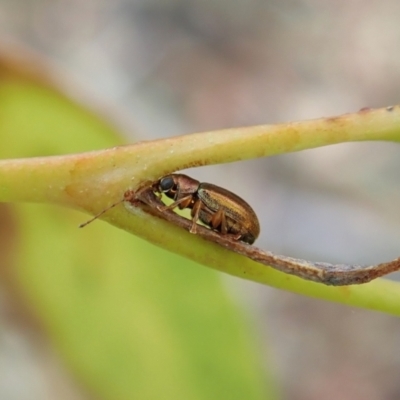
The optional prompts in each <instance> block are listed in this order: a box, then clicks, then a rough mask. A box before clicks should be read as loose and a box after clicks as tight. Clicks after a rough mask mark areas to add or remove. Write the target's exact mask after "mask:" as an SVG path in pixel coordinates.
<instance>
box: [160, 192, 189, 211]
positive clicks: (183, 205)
mask: <svg viewBox="0 0 400 400" xmlns="http://www.w3.org/2000/svg"><path fill="white" fill-rule="evenodd" d="M192 198H193V196H192V195H191V194H190V195H189V196H185V197H182V198H181V199H179V200H177V201H174V202H173V203H172V204H170V205H169V206H163V207H161V206H158V207H157V209H158V210H159V211H165V210H173V209H174V208H176V207H179V208H180V209H181V210H183V209H184V208H186V207H187V206H188V205H189V204H190V203H191V201H192Z"/></svg>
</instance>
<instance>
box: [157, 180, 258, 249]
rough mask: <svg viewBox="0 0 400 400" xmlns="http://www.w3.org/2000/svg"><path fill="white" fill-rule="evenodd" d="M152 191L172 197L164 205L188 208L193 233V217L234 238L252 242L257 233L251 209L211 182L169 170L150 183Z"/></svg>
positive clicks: (254, 215) (194, 227) (256, 225)
mask: <svg viewBox="0 0 400 400" xmlns="http://www.w3.org/2000/svg"><path fill="white" fill-rule="evenodd" d="M153 189H154V191H156V192H158V193H160V194H161V193H164V194H165V195H166V196H167V197H169V198H171V199H173V200H174V202H173V203H172V204H170V205H168V206H165V207H160V208H159V209H160V210H161V211H163V210H166V209H170V210H172V209H174V208H176V207H178V208H179V209H181V210H182V209H185V208H189V209H190V210H191V212H190V214H191V217H192V221H193V224H192V227H191V229H190V232H191V233H196V225H197V221H198V220H200V221H201V222H203V223H204V224H205V225H206V226H208V227H210V228H211V229H214V230H216V231H218V232H220V233H222V234H223V235H227V234H228V235H231V236H232V238H233V239H235V240H241V241H242V242H246V243H249V244H253V243H254V241H255V240H256V239H257V237H258V235H259V234H260V223H259V221H258V218H257V215H256V213H255V212H254V210H253V209H252V208H251V207H250V205H249V204H247V203H246V202H245V201H244V200H243V199H241V198H240V197H239V196H237V195H236V194H234V193H232V192H230V191H229V190H226V189H224V188H222V187H219V186H216V185H213V184H211V183H205V182H202V183H200V182H199V181H197V180H196V179H193V178H191V177H189V176H187V175H184V174H170V175H166V176H164V177H162V178H161V179H159V180H158V181H157V182H156V183H155V184H153Z"/></svg>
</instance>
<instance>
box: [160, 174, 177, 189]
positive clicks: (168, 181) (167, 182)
mask: <svg viewBox="0 0 400 400" xmlns="http://www.w3.org/2000/svg"><path fill="white" fill-rule="evenodd" d="M174 185H175V182H174V178H172V176H167V177H165V178H162V179H161V180H160V189H161V191H163V192H168V191H169V190H171V189H172V188H173V187H174Z"/></svg>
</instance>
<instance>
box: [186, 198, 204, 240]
mask: <svg viewBox="0 0 400 400" xmlns="http://www.w3.org/2000/svg"><path fill="white" fill-rule="evenodd" d="M202 205H203V203H202V201H201V200H197V201H196V202H195V203H194V205H193V208H192V211H191V213H190V214H191V215H192V227H191V228H190V231H189V232H190V233H196V227H197V220H198V219H199V214H200V210H201V206H202Z"/></svg>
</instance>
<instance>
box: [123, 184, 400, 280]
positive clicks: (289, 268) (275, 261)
mask: <svg viewBox="0 0 400 400" xmlns="http://www.w3.org/2000/svg"><path fill="white" fill-rule="evenodd" d="M124 199H125V201H128V202H129V203H130V204H131V205H133V206H140V207H141V208H143V210H144V211H145V212H147V213H149V214H152V215H154V216H156V217H158V218H162V219H164V220H166V221H169V222H171V223H172V224H175V225H177V226H180V227H181V228H183V229H186V230H187V231H190V228H191V226H192V222H191V221H190V220H188V219H186V218H184V217H181V216H180V215H178V214H176V213H175V212H173V211H171V210H164V211H160V210H159V208H160V207H163V206H164V203H162V202H161V200H160V199H159V198H158V197H157V196H156V195H155V194H154V191H153V190H152V188H151V187H149V186H144V187H143V188H142V189H140V190H139V191H137V192H131V191H129V192H126V193H125V195H124ZM196 234H197V235H198V236H200V237H202V238H203V239H206V240H209V241H212V242H215V243H218V244H219V245H221V246H223V247H225V248H226V249H229V250H231V251H234V252H236V253H239V254H241V255H244V256H245V257H248V258H250V259H252V260H254V261H256V262H258V263H261V264H264V265H266V266H269V267H271V268H275V269H277V270H279V271H281V272H284V273H286V274H291V275H295V276H298V277H300V278H303V279H307V280H310V281H314V282H318V283H323V284H325V285H333V286H346V285H354V284H361V283H367V282H369V281H372V280H373V279H376V278H379V277H382V276H384V275H387V274H389V273H391V272H395V271H398V270H400V258H396V259H395V260H393V261H389V262H386V263H381V264H377V265H372V266H361V265H350V264H330V263H326V262H311V261H306V260H301V259H297V258H292V257H286V256H281V255H276V254H273V253H271V252H270V251H264V250H261V249H259V248H257V247H255V246H252V245H249V244H246V243H243V242H240V241H237V240H233V239H232V238H230V237H229V235H225V236H224V235H221V234H220V233H218V232H214V231H212V230H211V229H208V228H205V227H203V226H201V225H198V227H197V231H196Z"/></svg>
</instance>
